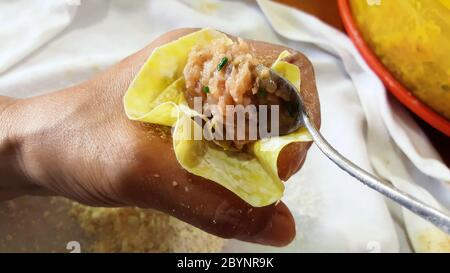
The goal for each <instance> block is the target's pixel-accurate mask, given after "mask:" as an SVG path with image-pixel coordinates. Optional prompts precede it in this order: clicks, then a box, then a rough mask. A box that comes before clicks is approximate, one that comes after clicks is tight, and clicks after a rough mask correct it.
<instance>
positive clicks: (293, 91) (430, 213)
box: [270, 70, 450, 234]
mask: <svg viewBox="0 0 450 273" xmlns="http://www.w3.org/2000/svg"><path fill="white" fill-rule="evenodd" d="M270 77H271V78H272V80H273V81H275V82H276V83H277V88H278V90H281V91H282V92H287V93H286V94H285V95H288V97H289V98H290V100H289V103H291V107H292V109H293V113H292V114H294V115H291V116H294V117H295V118H293V119H292V122H291V123H290V124H289V125H288V126H285V127H283V126H281V127H280V130H279V132H280V135H286V134H289V133H291V132H294V131H296V130H297V129H298V128H300V127H306V128H307V129H308V131H309V133H310V134H311V136H312V138H313V140H314V143H315V144H316V145H317V147H319V149H320V150H321V151H322V152H323V153H324V154H325V155H326V156H327V157H328V158H329V159H331V161H333V162H334V163H335V164H336V165H338V166H339V168H341V169H342V170H344V171H346V172H347V173H348V174H350V175H351V176H353V177H354V178H356V179H358V180H359V181H361V182H362V183H363V184H364V185H366V186H368V187H370V188H372V189H374V190H376V191H378V192H379V193H381V194H383V195H384V196H386V197H388V198H390V199H391V200H393V201H395V202H397V203H398V204H400V205H401V206H403V207H405V208H407V209H408V210H410V211H411V212H413V213H415V214H417V215H418V216H420V217H422V218H423V219H425V220H427V221H429V222H431V223H433V224H434V225H435V226H436V227H438V228H440V229H441V230H443V231H444V232H446V233H447V234H450V216H449V215H447V214H446V213H444V212H442V211H440V210H438V209H435V208H433V207H431V206H429V205H427V204H425V203H423V202H422V201H420V200H418V199H417V198H415V197H414V196H411V195H409V194H407V193H405V192H403V191H401V190H399V189H397V188H396V187H395V186H393V185H392V184H391V183H390V182H389V181H387V180H384V179H381V178H379V177H376V176H374V175H372V174H370V173H368V172H366V171H365V170H363V169H361V168H360V167H358V166H357V165H356V164H354V163H353V162H351V161H350V160H348V159H347V158H345V157H344V156H343V155H341V154H340V153H339V152H338V151H337V150H336V149H334V148H333V147H332V146H331V145H330V144H329V143H328V142H327V141H326V140H325V139H324V138H323V136H322V135H321V134H320V132H319V131H318V130H317V129H316V128H315V127H314V125H313V123H312V122H311V119H310V118H309V116H308V113H307V112H306V109H305V107H304V103H303V99H302V97H301V95H300V92H299V91H298V90H297V88H296V87H295V86H294V85H292V84H291V83H290V82H289V81H288V80H286V79H285V78H284V77H282V76H281V75H279V74H278V73H276V72H275V71H273V70H270ZM280 118H283V116H281V117H280Z"/></svg>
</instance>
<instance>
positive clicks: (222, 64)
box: [217, 57, 228, 71]
mask: <svg viewBox="0 0 450 273" xmlns="http://www.w3.org/2000/svg"><path fill="white" fill-rule="evenodd" d="M227 63H228V58H227V57H223V58H222V60H220V62H219V64H218V65H217V71H220V70H221V69H222V68H223V67H224V66H225V65H226V64H227Z"/></svg>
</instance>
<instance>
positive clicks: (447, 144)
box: [277, 0, 450, 167]
mask: <svg viewBox="0 0 450 273" xmlns="http://www.w3.org/2000/svg"><path fill="white" fill-rule="evenodd" d="M277 2H280V3H284V4H287V5H289V6H292V7H295V8H298V9H301V10H303V11H305V12H308V13H310V14H313V15H315V16H317V17H318V18H320V19H321V20H323V21H324V22H326V23H328V24H330V25H332V26H334V27H336V28H338V29H340V30H341V31H344V26H343V24H342V21H341V19H340V16H339V12H338V7H337V2H336V1H335V0H332V1H330V0H302V1H299V0H277ZM408 111H409V110H408ZM411 114H412V115H413V116H414V118H415V120H416V121H417V123H418V124H419V126H420V127H421V128H422V129H423V130H424V132H425V134H426V135H427V136H428V138H429V140H430V141H431V143H433V145H434V147H435V148H436V150H437V151H438V152H439V154H440V155H441V157H442V159H443V160H444V162H445V163H446V164H447V166H449V167H450V137H447V136H446V135H444V134H442V133H440V132H439V131H437V130H436V129H434V128H433V127H431V126H430V125H428V124H427V123H426V122H424V121H423V120H421V119H420V118H418V117H417V116H416V115H415V114H414V113H412V112H411Z"/></svg>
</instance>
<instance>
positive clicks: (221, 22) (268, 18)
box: [0, 0, 450, 252]
mask: <svg viewBox="0 0 450 273" xmlns="http://www.w3.org/2000/svg"><path fill="white" fill-rule="evenodd" d="M5 10H7V11H8V12H3V11H5ZM24 10H31V11H36V10H39V12H37V13H36V14H35V15H28V16H27V19H26V20H25V19H23V18H22V16H21V14H27V13H25V12H24ZM0 11H1V12H0V21H1V22H6V21H7V22H8V24H2V25H1V26H0V73H1V74H0V94H2V95H10V96H15V97H26V96H33V95H37V94H41V93H44V92H49V91H51V90H55V89H58V88H63V87H67V86H70V85H72V84H76V83H78V82H81V81H83V80H85V79H88V78H89V77H91V76H93V75H94V74H95V73H97V72H98V71H99V70H102V69H104V68H105V67H107V66H109V65H111V64H113V63H115V62H117V61H119V60H120V59H121V58H123V57H125V56H127V55H129V54H131V53H133V52H134V51H136V50H138V49H140V48H142V47H143V46H145V45H146V44H147V43H148V42H150V41H151V40H152V39H154V38H156V37H157V36H158V35H159V34H161V33H163V32H165V31H168V30H171V29H174V28H178V27H213V28H216V29H218V30H221V31H224V32H227V33H230V34H233V35H238V36H241V37H244V38H249V39H258V40H263V41H267V42H273V43H278V44H285V45H288V46H290V47H292V48H295V49H297V50H300V51H302V52H304V53H305V54H306V55H307V56H308V57H309V58H310V60H311V61H312V63H313V65H314V68H315V71H316V77H317V85H318V89H319V96H320V100H321V109H322V124H323V125H322V130H321V131H322V133H323V134H324V135H325V137H326V138H327V139H328V140H329V141H330V143H332V144H333V145H334V146H335V147H336V148H337V149H338V150H339V151H341V152H342V153H343V154H344V155H346V156H347V157H348V158H349V159H351V160H352V161H354V162H355V163H357V164H358V165H360V166H361V167H363V168H364V169H366V170H369V171H370V170H371V168H372V166H373V168H374V169H375V171H376V172H377V173H378V174H379V175H382V176H383V177H385V178H387V179H389V180H391V181H392V182H393V183H394V184H395V185H396V186H398V187H399V188H402V189H403V190H405V191H407V192H410V193H411V194H415V195H417V196H418V197H419V198H421V199H423V200H424V201H428V202H430V203H431V204H434V205H436V206H438V205H439V204H438V202H437V201H436V199H435V198H433V196H432V195H431V194H429V193H428V192H427V191H425V190H424V189H423V188H422V187H424V188H427V189H428V190H429V191H430V192H432V193H433V194H435V193H437V192H439V193H440V194H439V195H438V194H435V195H436V198H439V200H440V201H441V202H442V203H443V204H445V205H446V206H447V207H448V206H449V204H450V200H449V199H450V193H449V191H450V190H449V188H448V185H449V184H445V183H443V182H440V181H438V179H440V180H445V181H450V171H449V170H448V168H447V167H446V166H445V165H444V164H443V163H442V162H441V160H440V159H439V156H438V155H437V153H436V151H435V150H434V149H433V147H432V146H431V145H430V143H428V141H427V140H426V138H425V137H424V136H423V134H422V133H421V131H420V129H419V128H418V127H417V125H416V124H415V123H414V122H413V121H412V120H411V118H410V117H409V116H408V114H407V113H406V112H405V111H403V110H402V108H401V107H399V106H398V104H397V103H396V102H390V101H388V100H387V98H386V92H385V90H384V88H383V86H382V84H381V82H380V81H379V80H378V78H377V77H376V76H375V75H374V74H373V73H372V72H371V71H370V69H368V67H367V65H366V64H365V63H364V61H363V60H362V59H361V57H360V55H359V54H358V52H357V51H356V50H355V48H354V47H353V45H352V44H351V42H350V40H349V39H348V38H347V37H346V36H345V35H344V34H342V33H340V32H338V31H337V30H335V29H333V28H331V27H329V26H327V25H325V24H324V23H322V22H320V21H319V20H317V19H315V18H313V17H311V16H309V15H307V14H305V13H302V12H300V11H298V10H295V9H292V8H288V7H286V6H283V5H280V4H276V3H273V2H270V1H265V0H264V1H263V0H261V1H257V2H254V1H243V2H239V1H216V0H196V1H188V0H165V1H158V0H147V1H143V0H142V1H120V0H96V1H88V0H80V1H79V2H77V1H76V0H71V1H68V0H67V1H63V0H46V1H44V0H32V1H30V0H20V1H14V2H13V1H0ZM14 14H16V16H13V15H14ZM28 14H34V13H33V12H29V13H28ZM24 16H25V15H24ZM4 41H8V42H7V43H5V42H4ZM390 136H392V137H390ZM388 163H389V164H388ZM415 180H417V181H418V180H420V181H418V182H420V186H421V187H420V186H419V184H416V183H413V181H415ZM284 201H285V202H286V203H287V205H288V206H289V207H290V209H291V210H292V212H293V214H294V216H295V218H296V222H297V233H298V234H297V237H296V239H295V240H294V242H293V243H292V244H291V245H289V246H287V247H285V248H282V249H278V248H271V247H262V246H256V245H253V244H248V243H242V242H238V241H234V240H230V241H229V243H228V244H227V246H226V248H225V250H226V251H289V252H305V251H342V252H348V251H355V252H377V251H389V252H398V251H410V248H409V246H408V244H407V243H406V240H405V234H404V233H403V228H402V226H403V224H402V223H403V222H404V223H405V225H406V227H407V230H408V235H409V238H410V239H411V241H412V242H413V245H414V249H416V250H419V251H421V250H426V248H425V247H424V246H423V244H421V242H422V241H423V240H422V239H420V238H422V237H423V236H425V237H424V238H425V239H426V240H431V239H429V238H432V240H433V242H443V240H444V239H445V238H444V237H443V235H442V234H440V233H439V232H438V231H436V229H435V228H434V227H433V226H431V225H430V224H428V223H426V222H424V221H422V220H420V219H419V218H417V217H415V216H413V215H412V214H411V213H408V212H407V213H401V212H400V213H399V214H398V213H397V212H398V211H399V210H398V207H396V206H395V205H392V204H389V207H392V209H391V211H389V209H388V206H387V205H386V202H385V200H384V198H383V197H382V196H381V195H379V194H378V193H376V192H374V191H372V190H370V189H368V188H366V187H364V186H362V185H361V184H360V183H358V182H357V181H356V180H354V179H353V178H351V177H350V176H348V175H347V174H345V173H344V172H342V171H341V170H340V169H338V168H337V167H336V166H335V165H333V163H332V162H330V161H329V160H328V159H326V158H325V157H324V156H323V155H322V154H321V153H320V152H319V151H318V149H317V148H316V147H314V146H313V147H312V149H311V150H310V152H309V154H308V158H307V160H306V162H305V165H304V167H303V168H302V170H301V171H300V172H299V173H298V174H296V175H295V176H294V177H293V178H292V179H291V180H290V181H289V182H288V184H287V188H286V194H285V197H284ZM392 215H393V216H394V217H392ZM394 219H395V221H394ZM397 223H400V224H397ZM430 230H431V231H430ZM430 232H431V233H430ZM424 234H425V235H424ZM430 234H432V235H430ZM436 234H438V235H436ZM444 236H445V235H444ZM443 238H444V239H443ZM421 240H422V241H421ZM444 243H445V242H444ZM447 244H448V241H447Z"/></svg>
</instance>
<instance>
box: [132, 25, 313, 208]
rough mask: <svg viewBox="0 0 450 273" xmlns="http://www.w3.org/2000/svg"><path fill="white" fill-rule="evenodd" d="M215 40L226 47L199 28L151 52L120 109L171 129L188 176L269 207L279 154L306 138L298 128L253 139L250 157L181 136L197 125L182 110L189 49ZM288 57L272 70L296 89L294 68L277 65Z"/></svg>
mask: <svg viewBox="0 0 450 273" xmlns="http://www.w3.org/2000/svg"><path fill="white" fill-rule="evenodd" d="M215 39H226V41H227V42H229V43H232V41H231V39H229V38H228V37H227V36H226V35H225V34H223V33H221V32H218V31H215V30H212V29H202V30H200V31H197V32H194V33H191V34H189V35H186V36H184V37H181V38H179V39H178V40H175V41H173V42H171V43H168V44H166V45H163V46H161V47H159V48H156V49H155V50H154V51H153V53H152V54H151V56H150V57H149V59H148V60H147V61H146V63H145V64H144V66H143V67H142V68H141V71H140V72H139V73H138V75H137V76H136V78H135V79H134V81H133V83H132V84H131V85H130V87H129V88H128V90H127V92H126V94H125V97H124V106H125V111H126V114H127V116H128V118H130V119H132V120H138V121H142V122H149V123H154V124H160V125H165V126H172V127H174V130H173V135H172V136H173V145H174V151H175V155H176V158H177V160H178V162H179V163H180V164H181V166H182V167H183V168H184V169H185V170H187V171H188V172H190V173H193V174H195V175H198V176H201V177H204V178H207V179H209V180H212V181H214V182H216V183H219V184H220V185H222V186H224V187H225V188H227V189H229V190H230V191H232V192H234V193H235V194H237V195H238V196H239V197H240V198H242V199H243V200H245V201H246V202H247V203H249V204H250V205H252V206H254V207H261V206H266V205H270V204H272V203H274V202H276V201H278V200H280V199H281V197H282V195H283V191H284V185H283V183H282V181H281V180H280V178H279V177H278V170H277V159H278V155H279V153H280V151H281V150H282V148H283V147H284V146H286V145H287V144H289V143H292V142H296V141H297V142H298V141H311V137H310V135H309V133H308V132H307V131H306V129H304V128H302V129H299V130H298V131H297V132H295V133H292V134H289V135H287V136H281V137H273V138H268V139H262V140H258V141H256V142H255V143H254V144H253V145H252V147H251V149H250V150H251V154H248V153H244V152H230V151H225V150H224V149H223V148H221V147H219V146H217V145H216V144H214V143H212V142H211V141H206V140H190V139H188V138H187V137H185V136H186V134H189V132H193V131H191V130H192V129H194V128H195V127H198V126H199V125H198V124H197V123H195V122H193V121H192V119H191V117H192V116H195V115H199V114H198V113H195V112H194V110H192V109H190V108H189V107H188V106H187V103H186V100H185V97H184V90H185V84H184V79H183V77H182V74H183V73H182V72H183V69H184V66H185V65H186V62H187V59H188V54H189V52H190V51H191V49H192V48H193V47H194V46H196V45H199V44H201V45H208V44H211V43H212V42H213V41H214V40H215ZM289 55H290V53H289V52H287V51H284V52H282V53H281V54H280V56H279V57H278V59H277V61H276V62H275V63H274V64H273V66H272V68H273V69H274V70H275V71H277V72H279V73H280V74H282V75H283V76H284V77H286V78H287V79H288V80H289V81H290V82H292V83H293V84H295V86H296V87H297V88H298V90H300V70H299V68H298V67H297V66H295V65H292V64H289V63H287V62H283V61H281V59H283V58H284V57H286V56H289Z"/></svg>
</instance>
